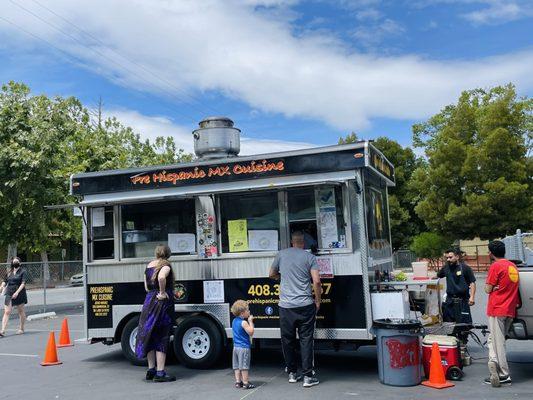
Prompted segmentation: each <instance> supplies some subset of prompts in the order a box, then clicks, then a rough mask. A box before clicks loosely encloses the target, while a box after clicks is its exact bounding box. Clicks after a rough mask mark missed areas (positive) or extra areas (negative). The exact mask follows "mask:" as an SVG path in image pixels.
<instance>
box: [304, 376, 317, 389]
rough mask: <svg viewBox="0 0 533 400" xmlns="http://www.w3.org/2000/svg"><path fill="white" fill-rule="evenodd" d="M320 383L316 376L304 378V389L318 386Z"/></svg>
mask: <svg viewBox="0 0 533 400" xmlns="http://www.w3.org/2000/svg"><path fill="white" fill-rule="evenodd" d="M319 383H320V381H319V380H318V379H316V378H315V377H314V376H304V385H303V386H304V387H311V386H316V385H318V384H319Z"/></svg>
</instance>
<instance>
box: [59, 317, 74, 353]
mask: <svg viewBox="0 0 533 400" xmlns="http://www.w3.org/2000/svg"><path fill="white" fill-rule="evenodd" d="M70 346H74V343H72V341H71V340H70V333H69V331H68V322H67V319H66V318H65V319H64V320H63V323H62V324H61V332H60V333H59V344H58V345H57V347H70Z"/></svg>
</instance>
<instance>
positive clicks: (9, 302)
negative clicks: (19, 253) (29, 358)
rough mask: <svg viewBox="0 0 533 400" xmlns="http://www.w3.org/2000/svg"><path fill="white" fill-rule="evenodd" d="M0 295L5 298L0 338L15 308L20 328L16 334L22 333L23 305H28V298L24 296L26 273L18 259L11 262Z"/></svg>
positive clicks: (24, 313)
mask: <svg viewBox="0 0 533 400" xmlns="http://www.w3.org/2000/svg"><path fill="white" fill-rule="evenodd" d="M0 293H2V294H3V295H5V296H6V298H5V302H4V305H5V308H4V318H2V330H0V337H2V336H4V335H5V333H6V328H7V323H8V322H9V316H10V315H11V311H12V310H13V307H15V306H16V307H17V310H18V312H19V321H20V327H19V330H18V331H17V334H18V335H20V334H23V333H24V322H26V312H25V311H24V305H25V304H27V303H28V297H27V296H26V271H25V270H24V269H23V268H22V266H21V265H20V259H19V258H18V257H14V258H13V259H12V260H11V268H10V270H9V273H8V274H7V277H6V278H5V279H4V281H3V282H2V284H1V285H0Z"/></svg>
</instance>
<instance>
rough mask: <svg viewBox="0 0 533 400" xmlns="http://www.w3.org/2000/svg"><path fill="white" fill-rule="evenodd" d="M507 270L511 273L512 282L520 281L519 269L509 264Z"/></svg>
mask: <svg viewBox="0 0 533 400" xmlns="http://www.w3.org/2000/svg"><path fill="white" fill-rule="evenodd" d="M507 272H508V274H509V279H510V280H511V282H514V283H516V282H518V270H517V269H516V268H515V267H514V266H512V265H509V268H508V269H507Z"/></svg>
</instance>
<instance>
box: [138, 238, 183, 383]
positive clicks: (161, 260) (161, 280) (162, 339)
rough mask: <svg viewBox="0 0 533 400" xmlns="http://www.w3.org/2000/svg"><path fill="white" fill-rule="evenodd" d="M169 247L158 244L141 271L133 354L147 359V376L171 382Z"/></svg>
mask: <svg viewBox="0 0 533 400" xmlns="http://www.w3.org/2000/svg"><path fill="white" fill-rule="evenodd" d="M170 255H171V251H170V248H169V247H168V246H157V248H156V249H155V257H156V259H155V260H154V261H152V262H150V263H149V264H148V265H147V266H146V269H145V271H144V288H145V290H146V299H145V300H144V304H143V308H142V311H141V316H140V318H139V328H138V331H137V343H136V345H135V354H136V355H137V357H138V358H144V357H146V358H147V359H148V371H147V372H146V380H153V381H154V382H172V381H175V380H176V378H175V377H174V376H170V375H167V373H166V372H165V361H166V353H167V349H168V343H169V338H170V330H171V328H172V326H173V325H174V320H175V318H174V296H173V287H174V274H173V273H172V267H171V266H170V263H169V262H168V259H169V258H170Z"/></svg>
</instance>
